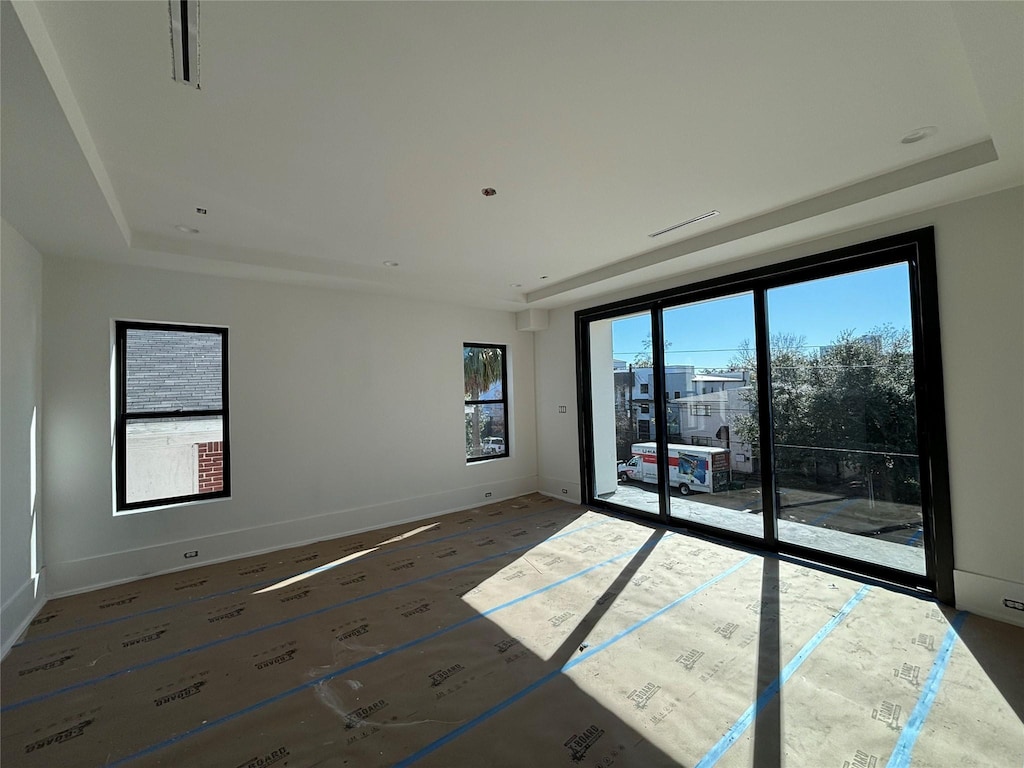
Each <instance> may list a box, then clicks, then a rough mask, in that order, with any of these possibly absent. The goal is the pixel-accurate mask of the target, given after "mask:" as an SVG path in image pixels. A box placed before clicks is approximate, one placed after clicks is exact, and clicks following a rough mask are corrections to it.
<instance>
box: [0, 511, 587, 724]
mask: <svg viewBox="0 0 1024 768" xmlns="http://www.w3.org/2000/svg"><path fill="white" fill-rule="evenodd" d="M604 522H605V521H603V520H598V521H597V522H594V523H588V524H587V525H583V526H580V527H579V528H573V529H572V530H571V531H565V532H564V533H559V534H556V535H554V536H550V537H548V538H547V539H545V541H556V540H558V539H561V538H564V537H565V536H572V535H573V534H575V533H578V532H579V531H585V530H586V529H588V528H593V527H594V526H597V525H604ZM534 546H535V545H534V544H524V545H522V546H520V547H515V548H514V549H508V550H505V551H504V552H498V553H497V554H494V555H489V556H488V557H485V558H482V559H480V560H474V561H473V562H471V563H464V564H462V565H457V566H454V567H452V568H448V569H446V570H443V571H439V572H437V573H432V574H429V575H427V576H421V577H419V578H418V579H413V580H412V581H406V582H404V583H402V584H396V585H395V586H392V587H385V588H384V589H379V590H377V591H376V592H370V593H367V594H365V595H360V596H359V597H353V598H350V599H348V600H343V601H341V602H340V603H334V604H332V605H328V606H325V607H323V608H317V609H316V610H315V611H307V612H306V613H302V614H299V615H298V616H291V617H289V618H287V619H281V620H280V621H275V622H274V623H272V624H264V625H263V626H261V627H254V628H253V629H247V630H245V631H243V632H237V633H235V634H233V635H228V636H226V637H220V638H217V639H216V640H210V641H209V642H206V643H202V644H200V645H194V646H192V647H191V648H185V649H184V650H180V651H175V652H174V653H169V654H166V655H164V656H158V657H157V658H155V659H150V660H149V661H144V662H142V663H140V664H135V665H133V666H130V667H123V668H121V669H118V670H114V671H113V672H108V673H107V674H105V675H100V676H99V677H93V678H90V679H88V680H82V681H80V682H77V683H73V684H71V685H67V686H64V687H63V688H57V689H56V690H53V691H49V692H47V693H40V694H36V695H35V696H30V697H29V698H27V699H22V700H21V701H15V702H13V703H11V704H7V705H5V706H3V707H0V713H3V712H8V711H11V710H15V709H21V708H22V707H25V706H28V705H29V704H37V703H39V702H41V701H46V700H47V699H51V698H53V697H54V696H61V695H63V694H65V693H70V692H72V691H77V690H81V689H82V688H88V687H91V686H93V685H96V684H97V683H102V682H104V681H106V680H113V679H114V678H117V677H121V676H122V675H127V674H129V673H131V672H140V671H141V670H143V669H149V668H150V667H154V666H156V665H158V664H163V663H164V662H167V661H172V660H174V659H178V658H181V657H182V656H188V655H191V654H193V653H198V652H200V651H205V650H208V649H210V648H216V647H217V646H219V645H223V644H224V643H229V642H232V641H234V640H239V639H241V638H243V637H251V636H253V635H257V634H259V633H261V632H267V631H269V630H271V629H277V628H278V627H283V626H287V625H288V624H292V623H294V622H296V621H301V620H303V619H308V618H310V617H312V616H319V615H320V614H322V613H327V612H329V611H334V610H337V609H338V608H344V607H345V606H349V605H353V604H355V603H361V602H362V601H363V600H369V599H370V598H374V597H379V596H380V595H383V594H387V593H388V592H394V591H395V590H398V589H404V588H405V587H410V586H413V585H414V584H420V583H422V582H424V581H429V580H430V579H436V578H438V577H439V576H447V575H448V574H450V573H455V572H456V571H461V570H463V569H465V568H472V567H473V566H475V565H480V564H481V563H486V562H488V561H489V560H494V559H496V558H499V557H505V556H506V555H509V554H512V553H515V552H521V551H522V550H524V549H530V548H532V547H534Z"/></svg>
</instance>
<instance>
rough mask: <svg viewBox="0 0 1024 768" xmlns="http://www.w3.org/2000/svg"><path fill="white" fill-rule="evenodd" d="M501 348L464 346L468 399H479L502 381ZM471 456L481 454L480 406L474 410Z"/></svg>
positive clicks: (463, 359) (464, 369)
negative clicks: (482, 393) (481, 394)
mask: <svg viewBox="0 0 1024 768" xmlns="http://www.w3.org/2000/svg"><path fill="white" fill-rule="evenodd" d="M501 369H502V365H501V350H500V349H498V348H497V347H463V349H462V370H463V373H464V375H465V378H466V400H470V401H473V400H479V399H480V393H481V392H486V391H487V390H488V389H490V388H491V386H492V385H493V384H494V383H495V382H496V381H501V373H502V370H501ZM472 420H473V426H472V430H471V435H470V438H471V440H472V447H471V451H470V454H469V455H470V456H479V455H480V408H479V406H477V407H474V408H473V410H472Z"/></svg>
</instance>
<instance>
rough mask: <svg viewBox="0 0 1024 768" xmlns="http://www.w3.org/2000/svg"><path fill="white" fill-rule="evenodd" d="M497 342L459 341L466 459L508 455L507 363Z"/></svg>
mask: <svg viewBox="0 0 1024 768" xmlns="http://www.w3.org/2000/svg"><path fill="white" fill-rule="evenodd" d="M506 358H507V353H506V349H505V347H504V346H503V345H500V344H469V343H467V344H463V345H462V371H463V378H464V381H465V385H466V386H465V390H466V402H465V409H466V461H467V462H473V461H483V460H485V459H496V458H500V457H502V456H508V455H509V438H510V435H509V427H508V416H509V413H508V365H507V361H506Z"/></svg>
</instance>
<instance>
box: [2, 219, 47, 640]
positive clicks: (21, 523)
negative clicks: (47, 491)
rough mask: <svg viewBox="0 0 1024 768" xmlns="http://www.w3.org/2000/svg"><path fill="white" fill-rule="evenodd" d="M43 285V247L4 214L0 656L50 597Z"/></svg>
mask: <svg viewBox="0 0 1024 768" xmlns="http://www.w3.org/2000/svg"><path fill="white" fill-rule="evenodd" d="M42 289H43V282H42V262H41V259H40V257H39V254H38V253H37V252H36V251H35V249H34V248H32V246H31V245H29V244H28V243H27V242H26V241H25V240H24V238H22V236H21V235H20V234H18V232H17V231H16V230H15V229H14V228H13V227H12V226H10V225H9V224H8V223H7V222H6V221H4V220H2V219H0V606H2V608H0V655H3V654H6V653H7V651H8V650H9V649H10V647H11V645H12V644H13V643H14V641H15V640H16V639H17V638H18V636H19V635H20V634H21V632H22V631H23V630H24V629H25V627H27V626H28V623H29V622H30V621H31V620H32V618H33V617H34V616H35V614H36V613H37V612H38V610H39V609H40V608H41V607H42V605H43V602H44V588H45V585H44V584H43V576H42V574H41V573H39V571H40V569H41V568H42V564H43V561H42V559H41V557H40V554H41V544H42V541H41V537H40V536H39V519H40V514H41V503H40V498H41V496H40V493H39V487H38V480H39V477H40V475H39V469H40V467H39V456H38V451H37V450H36V447H37V446H38V445H39V441H38V439H37V437H38V430H39V425H40V424H41V419H42V409H41V407H40V406H41V403H42V378H41V373H42ZM37 574H38V575H37Z"/></svg>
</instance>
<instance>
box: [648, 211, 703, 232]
mask: <svg viewBox="0 0 1024 768" xmlns="http://www.w3.org/2000/svg"><path fill="white" fill-rule="evenodd" d="M717 215H718V211H708V212H707V213H702V214H701V215H700V216H695V217H694V218H692V219H687V220H686V221H681V222H679V223H678V224H673V225H672V226H671V227H665V228H664V229H659V230H658V231H657V232H651V234H649V235H648V237H658V235H664V234H665V233H666V232H671V231H672V230H673V229H679V228H680V227H685V226H686V225H687V224H696V223H697V222H698V221H704V219H710V218H711V217H712V216H717Z"/></svg>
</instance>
